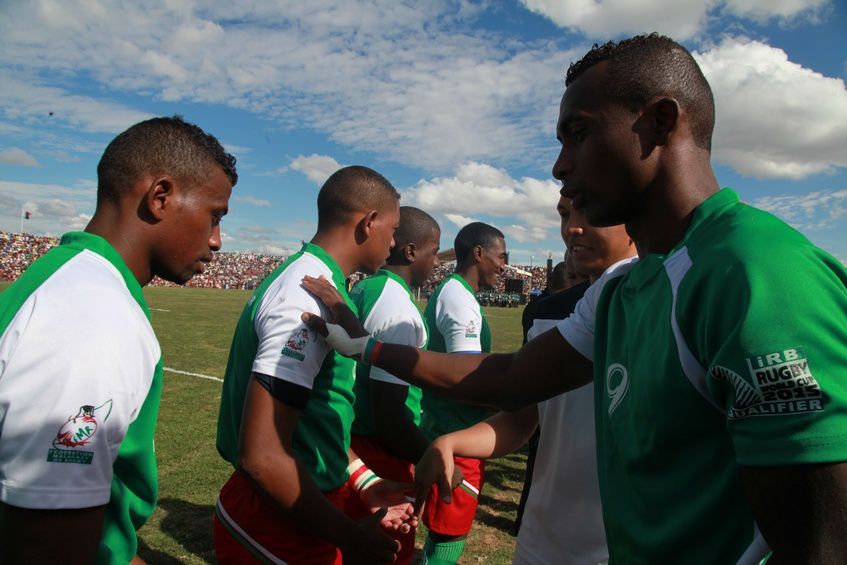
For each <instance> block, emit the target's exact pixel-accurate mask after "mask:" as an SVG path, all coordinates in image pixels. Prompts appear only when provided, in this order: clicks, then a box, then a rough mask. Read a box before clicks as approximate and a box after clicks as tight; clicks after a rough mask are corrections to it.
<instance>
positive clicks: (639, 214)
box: [626, 162, 719, 256]
mask: <svg viewBox="0 0 847 565" xmlns="http://www.w3.org/2000/svg"><path fill="white" fill-rule="evenodd" d="M676 170H677V171H679V174H677V175H666V176H665V177H664V178H662V179H661V180H660V181H659V182H656V183H655V184H654V185H653V186H650V187H648V188H647V189H645V191H644V192H643V193H642V194H641V196H640V200H639V203H638V209H637V210H636V211H635V213H634V214H633V215H632V216H631V217H630V219H629V221H627V222H626V231H627V233H628V234H629V236H630V237H631V238H632V240H633V241H634V242H635V245H636V247H637V248H638V254H639V255H641V256H644V255H649V254H653V253H658V254H662V255H665V254H667V253H669V252H670V250H671V249H673V248H674V247H675V246H676V245H677V244H678V243H679V242H680V241H682V238H683V237H685V233H686V232H687V231H688V227H689V226H690V225H691V219H692V217H693V216H694V211H695V210H696V209H697V207H698V206H700V204H702V203H703V201H705V200H706V199H707V198H709V197H710V196H712V195H713V194H715V193H716V192H717V191H718V190H719V186H718V182H717V180H716V179H715V176H714V173H713V172H712V169H711V165H710V164H709V163H708V162H706V163H698V162H694V163H688V164H687V166H686V167H685V168H683V167H679V168H676Z"/></svg>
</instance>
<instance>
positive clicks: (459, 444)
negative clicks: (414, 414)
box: [433, 404, 538, 459]
mask: <svg viewBox="0 0 847 565" xmlns="http://www.w3.org/2000/svg"><path fill="white" fill-rule="evenodd" d="M537 426H538V409H537V407H536V405H535V404H532V405H530V406H527V407H525V408H523V409H522V410H520V411H518V412H499V413H497V414H495V415H494V416H492V417H490V418H488V419H487V420H485V421H483V422H480V423H478V424H476V425H474V426H471V427H470V428H465V429H464V430H459V431H456V432H453V433H450V434H446V435H443V436H441V437H439V438H437V439H436V440H435V441H434V442H433V444H436V443H437V444H438V446H437V447H439V448H441V449H448V450H449V451H450V452H452V453H453V455H458V456H459V457H474V458H477V459H488V458H491V457H502V456H504V455H508V454H509V453H512V452H514V451H516V450H517V449H520V448H521V447H522V446H523V445H524V444H525V443H526V442H527V440H528V439H529V438H530V436H532V433H533V431H535V428H536V427H537Z"/></svg>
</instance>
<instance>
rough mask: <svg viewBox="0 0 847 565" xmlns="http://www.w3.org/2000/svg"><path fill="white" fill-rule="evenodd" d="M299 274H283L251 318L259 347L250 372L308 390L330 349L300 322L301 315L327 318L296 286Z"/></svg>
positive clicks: (319, 305) (314, 274) (299, 277)
mask: <svg viewBox="0 0 847 565" xmlns="http://www.w3.org/2000/svg"><path fill="white" fill-rule="evenodd" d="M303 274H304V273H301V272H300V271H299V270H296V269H292V272H291V273H285V274H284V275H286V277H285V279H283V280H279V281H278V282H279V283H280V284H278V285H276V286H275V287H273V288H272V289H269V291H268V292H267V293H266V294H265V296H264V297H263V299H262V304H261V305H260V306H259V308H258V309H257V312H256V316H255V318H254V327H255V329H256V335H257V337H258V340H259V343H258V348H257V351H256V357H255V359H254V361H253V372H255V373H262V374H264V375H268V376H271V377H275V378H279V379H283V380H285V381H288V382H290V383H292V384H295V385H299V386H302V387H305V388H307V389H309V390H311V389H312V385H313V383H314V380H315V377H316V376H317V374H318V371H319V370H320V367H321V364H322V363H323V361H324V358H325V357H326V355H327V353H329V350H330V347H329V345H328V344H327V343H326V340H325V339H324V338H323V337H321V336H320V335H318V333H317V332H316V331H314V330H313V329H311V328H309V327H308V326H307V325H306V324H305V323H304V322H303V320H302V319H301V318H300V316H301V315H302V314H303V312H315V313H320V315H321V316H323V317H325V318H326V317H327V312H326V310H325V308H324V306H323V304H321V303H320V302H319V301H318V300H317V299H315V298H314V297H313V296H312V295H311V294H309V293H308V292H307V291H306V290H304V289H303V288H302V287H301V286H300V281H301V280H302V278H303V277H302V275H303ZM309 274H312V275H313V276H317V275H318V274H322V273H309ZM328 278H329V277H328Z"/></svg>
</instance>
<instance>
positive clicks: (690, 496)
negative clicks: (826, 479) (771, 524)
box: [559, 189, 847, 563]
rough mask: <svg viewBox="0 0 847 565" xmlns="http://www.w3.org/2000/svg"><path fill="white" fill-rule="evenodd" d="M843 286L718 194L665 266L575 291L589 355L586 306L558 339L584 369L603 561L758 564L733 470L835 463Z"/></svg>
mask: <svg viewBox="0 0 847 565" xmlns="http://www.w3.org/2000/svg"><path fill="white" fill-rule="evenodd" d="M846 285H847V271H846V270H845V268H844V267H843V266H842V265H841V264H839V263H838V261H836V260H835V259H834V258H832V257H831V256H829V255H828V254H826V253H825V252H823V251H821V250H820V249H818V248H816V247H814V246H813V245H812V244H811V243H809V241H808V240H807V239H806V238H805V237H803V236H802V235H801V234H799V233H798V232H796V231H795V230H793V229H792V228H790V227H788V226H786V225H785V224H784V223H783V222H781V221H780V220H778V219H776V218H775V217H773V216H771V215H770V214H768V213H765V212H762V211H760V210H756V209H754V208H751V207H749V206H747V205H745V204H743V203H741V202H739V200H738V196H737V195H736V194H735V193H734V192H732V191H731V190H728V189H725V190H722V191H720V192H719V193H717V194H715V195H713V196H712V197H710V198H709V199H707V200H706V201H705V202H704V203H703V204H701V205H700V206H699V207H698V209H697V210H696V212H695V214H694V216H693V219H692V222H691V226H690V227H689V229H688V232H687V233H686V235H685V237H684V238H683V240H682V241H681V242H680V243H679V244H678V245H677V246H676V247H675V248H674V249H673V250H672V251H671V252H670V253H669V254H668V255H667V256H659V255H650V256H647V257H645V258H643V259H642V260H641V261H639V262H638V263H637V264H635V266H634V267H633V268H632V269H631V270H630V271H629V272H628V273H626V274H625V275H623V276H619V277H616V278H610V279H608V280H607V281H605V285H604V286H603V288H602V289H600V288H595V287H596V286H597V285H596V284H595V285H593V286H592V287H591V288H590V289H589V292H588V293H586V297H585V299H584V301H585V300H587V301H588V303H589V304H590V303H591V302H592V301H593V302H594V303H595V304H596V328H594V330H593V331H594V339H593V347H592V345H591V343H590V341H591V340H588V339H585V336H587V335H589V334H590V333H591V332H592V330H591V329H590V328H589V326H590V324H586V323H585V318H586V315H585V312H586V311H588V310H590V308H582V310H583V311H582V312H580V307H578V308H577V316H575V317H572V318H573V319H569V320H567V321H565V322H563V323H562V324H561V325H560V326H559V329H560V331H561V333H562V335H563V336H564V337H565V339H567V340H568V341H569V342H570V343H571V344H572V345H573V346H574V347H575V348H576V349H577V350H578V351H580V352H581V353H582V354H583V355H585V356H586V357H588V358H591V359H593V361H594V379H595V418H596V427H597V442H598V465H599V478H600V487H601V495H602V500H603V513H604V516H603V517H604V522H605V526H606V534H607V538H608V543H609V551H610V558H611V559H610V562H611V563H667V562H674V563H758V562H759V561H760V560H761V559H762V558H763V557H764V556H767V555H768V552H769V549H768V547H767V545H766V544H765V542H764V540H763V539H762V537H761V535H760V534H759V532H758V529H757V528H756V525H755V523H754V520H753V516H752V513H751V509H750V507H749V505H748V502H747V499H746V497H745V493H744V489H743V486H742V482H741V476H740V472H739V468H740V466H742V465H745V466H780V465H802V464H810V463H826V462H836V461H844V460H847V379H844V378H843V376H844V368H845V367H847V341H845V339H844V336H845V335H847V316H845V312H847V290H846V289H845V286H846ZM595 290H598V291H599V292H593V291H595ZM582 306H585V305H582ZM589 316H590V314H589ZM580 318H581V319H580ZM768 495H769V496H772V497H780V496H783V495H784V493H783V492H780V491H777V490H775V491H773V492H771V493H768Z"/></svg>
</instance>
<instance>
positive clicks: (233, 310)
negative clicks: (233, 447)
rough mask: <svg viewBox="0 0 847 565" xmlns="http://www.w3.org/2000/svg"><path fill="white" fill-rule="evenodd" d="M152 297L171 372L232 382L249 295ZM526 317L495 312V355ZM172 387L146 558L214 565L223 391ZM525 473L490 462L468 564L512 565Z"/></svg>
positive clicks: (195, 384) (188, 382)
mask: <svg viewBox="0 0 847 565" xmlns="http://www.w3.org/2000/svg"><path fill="white" fill-rule="evenodd" d="M145 294H146V296H147V299H148V302H149V305H150V308H151V310H152V317H153V326H154V328H155V330H156V334H157V335H158V337H159V341H160V343H161V345H162V350H163V355H164V359H165V366H166V367H170V368H173V369H177V370H180V371H187V372H191V373H198V374H204V375H209V376H214V377H219V378H220V377H223V372H224V367H225V365H226V358H227V353H228V351H229V343H230V340H231V338H232V332H233V328H234V326H235V322H236V320H237V318H238V316H239V314H240V312H241V309H242V307H243V305H244V303H245V302H246V300H247V298H248V297H249V293H247V292H242V291H234V290H228V291H222V290H205V289H186V288H148V289H145ZM521 311H522V310H521V308H508V309H507V308H487V309H486V315H487V317H488V320H489V323H490V325H491V328H492V334H493V340H494V344H493V349H494V350H495V351H512V350H514V349H515V348H516V347H517V346H518V345H519V344H520V340H521V328H520V314H521ZM164 381H165V384H164V392H163V394H162V405H161V413H160V419H159V427H158V431H157V435H156V451H157V454H158V459H159V484H160V492H159V505H158V508H157V509H156V511H155V513H154V514H153V516H152V518H151V519H150V521H149V522H148V523H147V525H145V526H144V528H142V529H141V531H140V538H141V547H140V549H139V553H140V554H141V556H142V557H143V558H145V559H146V560H147V561H148V562H149V563H153V564H159V563H163V564H168V563H210V562H214V550H213V548H212V514H213V504H214V501H215V498H216V496H217V493H218V490H219V489H220V487H221V485H222V484H223V483H224V481H225V480H226V478H227V477H228V476H229V473H230V468H229V466H228V464H226V463H224V461H223V460H222V459H221V458H220V457H219V456H218V454H217V452H216V451H215V446H214V444H215V426H216V421H217V412H218V402H219V401H220V386H221V385H220V383H219V382H217V381H214V380H205V379H202V378H198V377H193V376H186V375H181V374H177V373H174V372H169V371H166V372H165V378H164ZM524 467H525V456H524V455H523V454H515V455H512V456H509V457H504V458H501V459H497V460H493V461H491V462H490V463H489V465H488V470H487V481H488V482H487V485H486V487H485V489H484V490H483V493H482V496H481V497H480V501H481V505H480V508H479V511H478V512H477V520H476V523H475V525H474V529H473V531H472V532H471V535H470V538H469V541H468V545H467V549H466V550H465V554H464V557H463V559H462V562H463V563H483V562H484V563H492V564H499V563H510V562H511V555H512V551H513V549H514V542H515V540H514V537H513V536H512V535H511V530H512V524H513V522H514V517H515V510H516V508H517V500H518V497H519V495H520V488H521V485H522V482H523V474H524ZM418 537H419V541H420V537H421V536H420V535H419V536H418Z"/></svg>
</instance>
